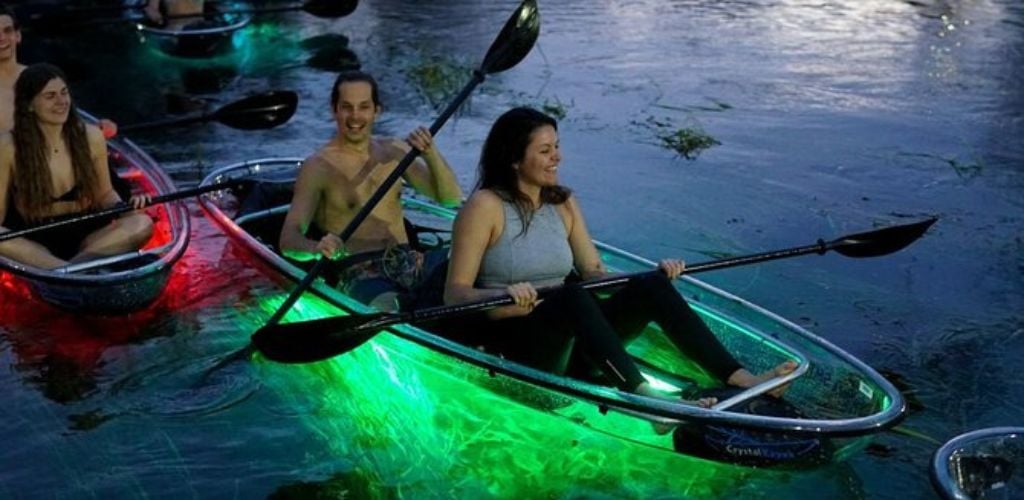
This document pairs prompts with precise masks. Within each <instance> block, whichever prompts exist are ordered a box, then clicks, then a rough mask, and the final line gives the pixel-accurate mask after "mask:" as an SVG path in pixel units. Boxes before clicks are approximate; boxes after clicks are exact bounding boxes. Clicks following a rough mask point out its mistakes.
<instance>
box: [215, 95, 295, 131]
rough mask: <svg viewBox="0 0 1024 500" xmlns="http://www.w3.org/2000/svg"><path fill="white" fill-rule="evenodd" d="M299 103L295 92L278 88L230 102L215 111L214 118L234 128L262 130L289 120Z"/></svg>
mask: <svg viewBox="0 0 1024 500" xmlns="http://www.w3.org/2000/svg"><path fill="white" fill-rule="evenodd" d="M298 104H299V95H298V94H296V93H295V92H292V91H290V90H276V91H273V92H267V93H264V94H257V95H254V96H249V97H246V98H245V99H242V100H240V101H236V102H233V103H231V104H228V105H227V106H224V107H223V108H220V109H218V110H217V111H215V112H214V113H213V116H212V118H213V119H215V120H217V121H219V122H221V123H223V124H224V125H227V126H229V127H232V128H237V129H241V130H262V129H268V128H274V127H276V126H278V125H281V124H282V123H285V122H287V121H288V120H289V119H291V117H292V115H294V114H295V108H296V107H298Z"/></svg>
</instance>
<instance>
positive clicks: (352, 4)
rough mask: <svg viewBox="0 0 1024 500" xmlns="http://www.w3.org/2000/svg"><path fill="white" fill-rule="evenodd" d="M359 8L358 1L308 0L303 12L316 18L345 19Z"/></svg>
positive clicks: (303, 6)
mask: <svg viewBox="0 0 1024 500" xmlns="http://www.w3.org/2000/svg"><path fill="white" fill-rule="evenodd" d="M358 6H359V1H358V0H308V1H307V2H306V3H304V4H302V10H303V11H305V12H306V13H308V14H312V15H314V16H316V17H344V16H347V15H349V14H351V13H353V12H355V10H356V7H358Z"/></svg>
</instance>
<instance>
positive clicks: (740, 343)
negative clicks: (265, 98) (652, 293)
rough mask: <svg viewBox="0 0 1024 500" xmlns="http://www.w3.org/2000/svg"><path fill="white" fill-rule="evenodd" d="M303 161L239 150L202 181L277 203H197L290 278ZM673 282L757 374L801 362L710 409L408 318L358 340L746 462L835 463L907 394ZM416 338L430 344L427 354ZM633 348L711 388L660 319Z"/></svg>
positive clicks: (664, 373)
mask: <svg viewBox="0 0 1024 500" xmlns="http://www.w3.org/2000/svg"><path fill="white" fill-rule="evenodd" d="M300 164H301V159H297V158H271V159H260V160H251V161H246V162H242V163H238V164H234V165H229V166H226V167H223V168H220V169H218V170H216V171H214V172H212V173H211V174H210V175H208V176H207V177H206V178H205V179H204V180H203V182H202V184H201V185H203V186H205V185H210V184H212V183H219V182H226V181H230V180H235V179H254V182H253V184H256V183H259V184H261V185H262V186H264V187H265V186H275V187H274V188H272V189H271V190H274V189H276V190H278V191H279V192H282V193H284V196H281V197H280V198H279V199H278V200H277V201H276V203H275V202H271V203H261V204H260V206H256V207H254V206H252V203H250V201H251V198H247V194H248V192H250V191H251V189H248V188H242V189H239V190H238V191H237V192H236V191H218V192H215V193H210V194H207V195H204V196H202V197H201V198H200V204H201V205H202V207H203V209H204V210H205V212H206V214H207V216H208V217H209V218H210V219H211V220H213V221H214V222H215V223H216V224H218V225H219V226H220V227H221V228H222V229H223V230H224V231H225V233H226V234H227V235H229V236H230V237H231V238H232V239H233V241H234V242H235V243H236V244H237V245H239V246H240V248H242V249H243V250H244V252H245V254H246V255H251V256H253V257H255V258H257V259H258V260H259V262H260V263H261V264H263V265H265V266H266V267H267V268H269V270H271V271H272V272H273V274H274V275H276V276H278V277H280V278H283V279H284V280H286V281H289V282H297V281H299V280H301V279H302V277H303V276H304V275H305V271H303V270H302V269H299V268H298V267H296V266H295V265H293V264H292V263H290V262H289V261H287V260H286V259H284V258H283V257H282V256H280V255H279V254H278V253H277V252H276V251H275V248H274V245H275V244H276V240H277V234H278V232H279V228H280V224H281V222H282V221H283V218H284V215H285V213H286V212H287V209H288V205H287V203H288V201H289V200H290V187H291V183H292V182H293V181H294V179H295V176H296V174H297V172H298V167H299V165H300ZM257 180H258V181H257ZM261 189H262V188H261ZM404 204H405V209H406V217H407V218H408V219H409V220H410V221H411V222H412V223H413V225H415V226H421V227H429V228H435V229H438V231H433V232H429V236H428V237H427V239H430V240H431V241H430V243H433V244H438V243H439V244H444V243H445V241H444V240H445V239H446V233H445V232H444V231H445V230H446V229H447V228H448V227H450V225H451V221H452V220H453V218H454V212H453V211H451V210H448V209H445V208H442V207H439V206H437V205H434V204H431V203H428V202H424V201H421V200H418V199H416V198H414V197H405V198H404ZM243 206H244V207H245V208H244V210H243V209H242V207H243ZM243 212H244V213H243ZM597 246H598V249H599V250H600V252H601V255H602V259H603V260H604V262H605V264H606V266H607V268H608V269H609V270H610V271H612V272H638V271H644V270H648V269H651V268H652V267H653V266H654V265H655V263H654V262H651V261H650V260H647V259H644V258H642V257H639V256H636V255H633V254H631V253H629V252H626V251H623V250H620V249H616V248H613V247H610V246H608V245H604V244H601V243H599V242H597ZM676 283H677V284H676V287H677V288H678V290H679V292H680V293H681V294H684V295H685V297H686V298H687V299H688V301H689V302H690V303H691V304H692V305H693V307H694V309H695V310H696V311H697V312H698V313H699V314H701V315H702V317H703V318H704V320H705V322H707V323H708V325H709V326H710V327H711V329H712V331H713V332H714V333H715V334H716V335H717V336H718V337H719V340H720V341H721V342H722V343H723V344H724V345H725V346H726V347H727V348H728V349H729V350H730V351H731V352H732V353H733V354H734V355H735V356H736V358H737V359H738V360H739V361H740V362H742V363H743V364H744V365H745V366H746V367H748V368H749V369H751V371H754V372H758V371H765V370H768V369H770V368H771V367H774V366H776V365H778V364H779V363H781V362H782V361H784V360H787V359H790V360H795V361H797V362H798V363H799V368H798V369H797V370H796V371H795V372H794V373H792V374H790V375H788V376H786V377H782V378H780V379H777V380H774V381H771V382H770V383H767V384H761V386H758V387H755V388H751V389H749V390H746V391H743V392H740V393H739V394H729V395H726V396H724V397H725V398H728V401H723V402H720V403H719V405H716V408H717V409H704V408H698V407H695V406H691V405H687V404H682V403H679V402H674V401H668V400H664V399H654V398H648V397H642V396H638V395H634V394H630V393H625V392H622V391H618V390H616V389H614V388H611V387H607V386H604V385H599V384H597V383H594V382H591V381H588V380H581V379H574V378H570V377H566V376H559V375H555V374H551V373H546V372H541V371H538V370H535V369H532V368H529V367H527V366H524V365H520V364H518V363H515V362H512V361H509V360H506V359H502V358H500V357H496V356H494V355H491V354H488V353H486V352H483V351H481V350H478V349H475V348H473V347H470V346H465V345H461V344H458V343H455V342H452V341H450V340H448V339H445V338H443V337H441V336H438V335H435V334H433V333H431V332H429V331H426V330H423V329H420V328H417V327H414V326H409V325H398V326H395V327H393V328H391V329H389V330H388V332H390V333H391V334H392V335H393V336H395V337H397V338H400V339H402V340H403V341H404V342H402V343H398V344H395V343H393V342H385V341H382V340H374V341H372V342H368V343H367V344H366V345H364V346H363V347H360V348H359V349H357V350H363V349H379V350H383V349H393V351H390V352H389V353H388V359H389V360H390V362H392V363H403V364H404V366H406V367H410V366H413V367H420V368H422V369H424V370H427V369H431V370H436V371H438V372H441V373H444V374H446V375H447V376H450V377H455V378H458V379H463V380H471V381H473V383H474V384H476V385H478V386H481V387H484V388H486V389H488V390H490V391H492V392H494V393H496V394H500V395H501V396H502V397H505V398H508V399H510V400H513V401H516V402H518V403H522V404H525V405H528V406H531V407H533V408H536V409H537V410H538V411H543V412H547V413H553V414H556V415H559V416H562V417H564V418H567V419H570V420H572V421H573V422H576V423H577V424H579V425H581V426H585V427H588V428H590V429H592V430H593V432H596V433H600V434H602V435H611V436H615V437H617V438H619V439H623V440H628V441H629V442H631V443H638V444H641V445H644V446H650V447H652V448H655V449H660V450H669V451H673V452H681V453H685V454H692V455H697V456H701V457H705V458H711V459H715V460H721V461H727V462H733V463H739V464H744V465H753V466H775V465H785V466H803V465H815V464H820V463H823V462H830V461H835V460H839V459H842V458H844V457H845V456H847V455H849V454H850V453H853V452H855V451H857V450H859V449H861V448H863V447H864V446H866V445H867V443H868V441H869V439H870V436H871V435H872V434H874V433H876V432H879V431H882V430H885V429H887V428H889V427H891V426H893V425H895V424H896V423H897V422H898V420H899V419H900V418H901V417H902V415H903V413H904V411H905V405H904V401H903V398H902V397H901V395H900V394H899V392H898V391H897V389H896V388H895V387H893V386H892V385H891V384H890V383H888V382H887V381H886V380H885V379H883V378H882V377H881V376H880V375H879V374H878V373H876V372H875V371H874V370H873V369H871V368H870V367H869V366H867V365H865V364H864V363H863V362H861V361H859V360H858V359H856V358H854V357H853V356H851V355H850V354H848V353H846V352H844V351H843V350H841V349H839V348H838V347H836V346H834V345H832V344H831V343H829V342H828V341H826V340H824V339H822V338H820V337H818V336H816V335H814V334H812V333H810V332H808V331H806V330H804V329H803V328H801V327H799V326H797V325H795V324H793V323H791V322H789V321H787V320H785V319H783V318H780V317H779V316H777V315H775V314H772V313H771V312H769V311H766V310H764V309H762V308H760V307H758V306H756V305H754V304H752V303H750V302H747V301H745V300H743V299H741V298H739V297H736V296H733V295H730V294H728V293H726V292H724V291H722V290H719V289H716V288H714V287H711V286H709V285H707V284H705V283H702V282H700V281H697V280H694V279H691V278H689V277H685V278H682V279H679V280H677V282H676ZM310 291H311V292H312V294H314V295H316V296H317V297H318V299H319V300H322V301H326V302H327V303H328V304H331V305H333V306H334V307H335V308H337V309H338V310H340V311H341V312H340V313H339V312H338V311H332V312H327V311H325V312H324V313H321V315H327V314H365V313H370V312H372V310H370V309H369V308H368V307H367V306H364V305H362V304H360V303H358V302H356V301H355V300H353V299H351V298H350V297H347V296H345V295H344V294H342V293H340V292H338V291H337V290H335V289H333V288H331V287H330V286H328V285H327V284H326V283H324V282H323V281H322V280H317V281H316V282H314V284H313V286H312V287H311V288H310ZM306 302H307V301H306V300H305V299H304V300H303V301H300V302H299V304H297V306H298V307H297V308H296V309H297V311H296V312H295V313H290V314H289V316H287V317H286V320H285V321H286V322H288V321H294V320H296V319H297V318H296V317H295V316H297V315H303V316H308V315H309V310H310V307H309V306H303V304H304V303H306ZM303 319H308V318H305V317H304V318H303ZM382 337H385V336H382ZM395 345H398V346H405V347H394V346H395ZM413 345H418V346H417V347H415V348H414V347H412V346H413ZM423 348H426V351H428V352H432V353H434V354H433V355H430V356H426V355H421V354H420V352H421V351H424V349H423ZM629 351H630V353H631V354H632V355H633V356H634V358H635V359H636V360H637V362H638V364H639V365H640V366H641V368H642V371H644V374H645V376H647V377H648V379H649V380H650V381H651V382H652V383H653V384H655V385H656V386H657V385H661V386H662V387H663V388H665V389H667V390H678V391H679V392H680V393H681V394H682V395H683V396H684V397H687V398H692V397H694V396H696V395H698V394H701V393H702V391H705V390H708V389H712V388H715V387H716V386H717V385H719V383H718V382H717V381H716V380H715V379H714V378H713V377H711V376H710V375H708V374H707V373H705V372H704V371H703V370H702V369H701V368H700V367H699V366H697V365H696V364H694V363H693V362H691V361H690V360H688V359H686V358H684V357H683V356H682V355H681V354H680V353H679V352H678V350H677V349H675V348H674V347H672V345H671V343H670V342H669V341H668V340H667V339H666V338H665V336H664V335H663V334H662V333H661V332H660V330H658V329H657V328H656V327H655V326H651V327H649V328H648V329H647V330H646V331H645V332H644V334H642V335H641V336H640V338H639V339H637V340H635V341H634V342H633V343H632V344H630V346H629ZM346 356H349V355H344V356H340V357H339V358H336V359H341V360H343V358H345V357H346ZM338 362H344V361H338ZM785 383H790V384H791V385H790V387H789V389H788V390H787V391H786V393H785V397H784V400H785V401H784V402H779V401H777V400H776V399H775V398H771V397H768V396H762V395H761V394H763V393H764V392H766V391H768V390H770V389H771V388H773V387H776V386H778V385H780V384H785ZM720 399H723V397H720ZM651 422H660V423H666V422H670V423H677V424H679V426H678V428H677V429H676V431H675V432H674V433H673V434H672V435H671V436H666V435H658V434H656V433H654V432H653V431H652V429H651V425H650V423H651Z"/></svg>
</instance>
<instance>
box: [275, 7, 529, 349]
mask: <svg viewBox="0 0 1024 500" xmlns="http://www.w3.org/2000/svg"><path fill="white" fill-rule="evenodd" d="M539 34H540V13H539V12H538V11H537V1H536V0H523V3H521V4H520V5H519V8H517V9H516V11H515V12H513V13H512V17H510V18H509V19H508V21H507V22H506V23H505V26H504V27H503V28H502V29H501V32H500V33H498V37H497V38H496V39H495V40H494V42H493V43H492V44H491V48H490V49H488V50H487V55H485V56H484V61H483V63H481V64H480V68H479V69H477V70H475V71H473V77H472V78H471V79H470V81H469V82H468V83H466V86H465V87H463V88H462V91H460V92H459V94H458V95H457V96H455V99H454V100H452V102H451V103H450V104H448V107H447V108H445V110H444V111H442V112H441V114H440V116H438V117H437V119H436V120H434V123H433V124H432V125H430V134H431V135H437V132H438V130H441V127H442V126H444V124H445V122H447V121H448V118H449V117H451V115H452V114H453V113H455V110H456V109H457V108H458V107H459V106H460V105H461V104H462V103H463V101H465V100H466V99H467V98H468V97H469V94H470V93H471V92H473V89H474V88H476V86H477V85H479V84H480V83H481V82H483V81H484V78H485V77H486V76H487V75H488V74H491V73H498V72H501V71H505V70H506V69H509V68H511V67H513V66H515V65H516V64H519V61H522V60H523V58H524V57H526V55H527V54H529V53H530V49H532V48H533V44H534V42H536V41H537V36H538V35H539ZM419 154H420V152H419V150H417V149H416V148H410V149H409V152H408V153H406V155H405V157H404V158H402V161H400V162H398V166H396V167H395V170H394V171H393V172H391V175H389V176H388V178H387V179H385V180H384V182H383V183H382V184H381V185H380V187H378V188H377V191H376V192H374V193H373V196H371V197H370V199H369V200H367V201H366V204H365V205H363V208H361V209H360V210H359V212H358V213H357V214H356V216H355V217H354V218H353V219H352V221H351V222H349V223H348V225H347V226H345V228H344V229H342V231H341V233H339V234H338V237H339V238H341V241H342V242H345V241H348V239H349V238H351V237H352V233H354V232H355V231H356V228H358V227H359V225H360V224H362V223H363V221H364V220H366V218H367V217H368V216H369V215H370V212H372V211H373V209H374V207H376V206H377V203H378V202H380V200H381V199H382V198H384V195H385V194H387V192H388V190H390V189H391V186H393V185H394V184H395V182H398V179H400V178H401V177H402V175H403V174H404V173H405V171H406V170H407V169H408V168H409V166H410V165H412V162H413V160H415V159H416V157H417V156H419ZM328 261H329V259H327V258H326V257H323V256H321V257H320V259H319V260H317V261H316V264H315V265H313V267H312V268H311V269H310V270H309V272H308V273H306V276H305V277H304V278H303V279H302V281H301V282H299V284H298V286H296V287H295V289H293V290H292V292H291V294H290V295H288V298H287V299H285V301H284V303H283V304H281V306H280V307H279V308H278V309H277V311H275V312H274V315H273V316H271V317H270V319H269V320H267V325H266V326H264V327H263V328H262V329H266V328H268V327H273V326H274V325H276V324H277V323H278V322H280V321H281V318H282V317H284V315H285V313H287V312H288V310H289V309H291V307H292V306H293V305H294V304H295V302H296V301H298V300H299V297H300V296H302V293H303V292H305V291H306V289H307V288H309V285H310V284H312V283H313V280H315V279H316V277H317V276H318V275H319V274H320V272H321V271H323V270H324V268H325V267H326V263H327V262H328Z"/></svg>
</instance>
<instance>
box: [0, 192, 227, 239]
mask: <svg viewBox="0 0 1024 500" xmlns="http://www.w3.org/2000/svg"><path fill="white" fill-rule="evenodd" d="M245 182H247V180H246V179H235V180H232V181H227V182H221V183H218V184H211V185H209V186H201V187H195V188H191V189H182V190H181V191H175V192H173V193H167V194H162V195H160V196H154V197H153V199H152V201H151V202H150V203H149V205H146V206H147V207H148V206H153V205H157V204H160V203H167V202H169V201H175V200H181V199H184V198H189V197H192V196H197V195H200V194H203V193H209V192H210V191H218V190H221V189H228V188H231V187H235V186H238V185H240V184H243V183H245ZM133 210H135V208H134V207H132V206H131V205H129V204H127V203H124V202H122V203H118V204H117V205H115V206H113V207H110V208H105V209H103V210H99V211H96V212H88V213H77V214H70V215H66V216H64V217H61V218H60V219H57V220H55V221H52V222H48V223H46V224H41V225H38V226H32V227H26V228H24V229H17V230H14V231H7V232H5V233H0V241H7V240H10V239H14V238H20V237H22V236H28V235H30V234H33V233H38V232H41V231H47V230H50V229H56V228H60V227H64V226H68V225H71V224H76V223H79V222H83V221H87V220H92V219H97V218H100V217H109V216H112V215H119V214H123V213H127V212H131V211H133Z"/></svg>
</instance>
